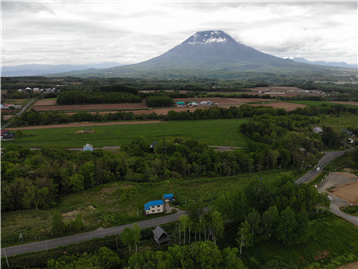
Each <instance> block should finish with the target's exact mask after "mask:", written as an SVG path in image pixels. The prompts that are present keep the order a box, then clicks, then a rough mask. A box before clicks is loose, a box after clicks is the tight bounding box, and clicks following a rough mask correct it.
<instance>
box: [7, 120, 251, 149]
mask: <svg viewBox="0 0 358 269" xmlns="http://www.w3.org/2000/svg"><path fill="white" fill-rule="evenodd" d="M247 121H248V119H231V120H202V121H171V122H165V123H153V124H128V125H110V126H93V127H68V128H53V129H32V130H22V132H23V133H24V134H34V136H29V137H19V138H18V137H16V139H15V140H13V141H6V142H3V143H2V147H6V145H9V144H16V145H19V146H23V147H59V148H69V147H82V146H83V145H85V144H86V143H90V144H92V145H93V146H94V147H98V146H99V147H103V146H120V145H126V144H128V143H130V142H131V141H132V140H133V138H134V137H135V136H139V135H143V136H144V137H145V138H146V139H148V140H149V141H150V142H152V141H158V140H160V139H162V138H164V137H183V138H194V139H197V140H199V141H203V142H206V143H207V144H208V145H219V146H230V145H231V141H232V142H233V143H232V146H237V147H239V146H246V145H247V143H248V141H249V139H248V138H247V137H246V136H244V135H243V134H241V133H239V132H238V130H239V126H240V124H241V123H244V122H247ZM83 129H93V130H95V133H93V134H74V133H75V131H79V130H83Z"/></svg>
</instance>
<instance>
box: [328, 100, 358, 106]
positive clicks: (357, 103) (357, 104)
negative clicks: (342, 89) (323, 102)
mask: <svg viewBox="0 0 358 269" xmlns="http://www.w3.org/2000/svg"><path fill="white" fill-rule="evenodd" d="M327 103H333V104H341V105H351V106H358V102H340V101H330V102H327Z"/></svg>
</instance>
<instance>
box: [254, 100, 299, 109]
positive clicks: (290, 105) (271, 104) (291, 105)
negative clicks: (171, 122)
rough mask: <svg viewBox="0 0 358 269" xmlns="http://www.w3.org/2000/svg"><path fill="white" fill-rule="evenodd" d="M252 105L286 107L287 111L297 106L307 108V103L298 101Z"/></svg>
mask: <svg viewBox="0 0 358 269" xmlns="http://www.w3.org/2000/svg"><path fill="white" fill-rule="evenodd" d="M250 106H272V107H273V108H284V109H286V110H287V111H292V110H295V109H296V108H298V107H300V108H305V107H306V105H303V104H296V103H288V102H287V103H286V102H277V103H268V104H250Z"/></svg>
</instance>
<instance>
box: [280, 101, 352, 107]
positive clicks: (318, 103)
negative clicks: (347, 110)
mask: <svg viewBox="0 0 358 269" xmlns="http://www.w3.org/2000/svg"><path fill="white" fill-rule="evenodd" d="M287 103H293V104H302V105H307V106H322V105H323V104H325V105H332V104H342V105H344V106H348V107H353V106H357V105H358V103H356V102H324V101H287Z"/></svg>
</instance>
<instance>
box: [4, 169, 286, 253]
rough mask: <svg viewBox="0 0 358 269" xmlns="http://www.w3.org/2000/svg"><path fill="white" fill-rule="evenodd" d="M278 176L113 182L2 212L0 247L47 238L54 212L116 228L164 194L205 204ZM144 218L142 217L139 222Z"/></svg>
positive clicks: (266, 173) (94, 225) (89, 226)
mask: <svg viewBox="0 0 358 269" xmlns="http://www.w3.org/2000/svg"><path fill="white" fill-rule="evenodd" d="M281 172H283V171H282V170H272V171H264V172H259V173H251V174H250V173H248V174H242V175H238V176H234V177H223V178H202V179H195V180H175V179H173V180H167V181H164V182H160V183H153V184H137V183H131V182H115V183H110V184H105V185H101V186H98V187H96V188H92V189H88V190H86V191H83V192H80V193H74V194H71V195H68V196H66V197H64V198H63V200H62V202H61V203H60V204H59V205H58V207H57V208H53V209H49V210H22V211H15V212H2V214H1V216H2V221H1V233H2V247H4V246H7V245H13V244H16V243H17V244H18V243H20V242H21V241H20V239H19V235H20V233H22V234H23V236H24V242H30V241H36V240H44V239H46V238H48V236H49V232H50V227H51V221H52V213H53V211H54V210H60V211H61V213H62V214H63V216H64V220H65V221H66V220H67V221H68V220H71V219H74V218H75V217H76V214H77V213H79V212H80V213H81V214H82V216H83V220H84V223H85V225H86V230H93V229H96V228H98V227H101V226H102V227H111V226H117V225H120V224H124V223H130V222H135V221H138V219H137V208H138V209H139V211H141V210H142V209H143V207H144V204H145V203H147V202H148V201H151V200H158V199H160V198H161V197H162V195H163V194H165V193H174V195H175V197H176V199H177V201H179V202H180V203H182V204H183V205H184V204H185V201H186V200H187V201H188V200H189V199H196V200H197V199H203V200H204V201H206V203H208V202H209V201H210V200H213V199H215V198H216V197H217V195H218V194H219V193H220V192H221V191H228V190H238V189H241V188H243V187H245V186H246V184H248V182H250V180H252V179H254V178H263V179H265V180H272V179H273V178H275V177H276V176H278V175H279V174H280V173H281ZM145 218H147V217H145V216H144V215H143V213H141V219H145Z"/></svg>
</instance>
